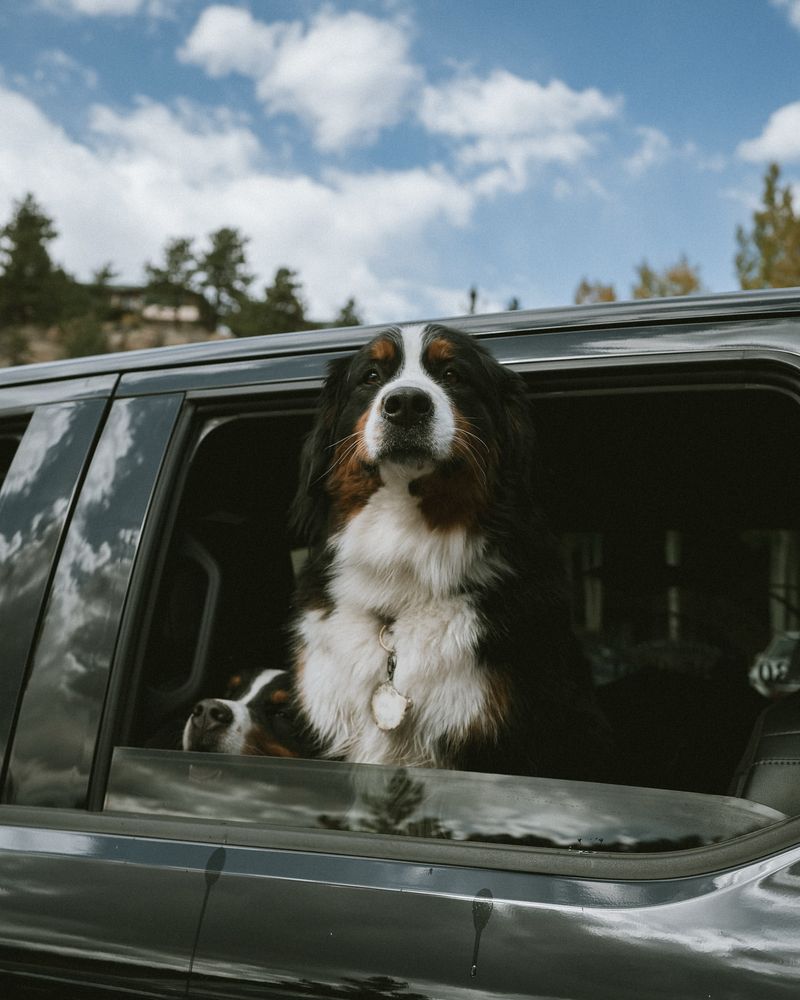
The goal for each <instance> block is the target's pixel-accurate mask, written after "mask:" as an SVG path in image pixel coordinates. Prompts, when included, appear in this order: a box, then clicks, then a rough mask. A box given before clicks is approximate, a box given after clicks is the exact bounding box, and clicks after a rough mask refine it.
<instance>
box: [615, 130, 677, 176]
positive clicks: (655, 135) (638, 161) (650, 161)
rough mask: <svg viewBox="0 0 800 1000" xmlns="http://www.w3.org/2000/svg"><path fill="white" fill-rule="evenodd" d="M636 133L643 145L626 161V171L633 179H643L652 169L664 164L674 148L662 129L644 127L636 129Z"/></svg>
mask: <svg viewBox="0 0 800 1000" xmlns="http://www.w3.org/2000/svg"><path fill="white" fill-rule="evenodd" d="M636 133H637V135H638V136H639V137H640V138H641V144H640V146H639V148H638V149H637V151H636V152H635V153H634V154H633V156H630V157H629V158H628V159H627V160H626V161H625V169H626V170H627V171H628V173H629V174H631V175H632V176H633V177H641V175H642V174H644V173H645V172H646V171H648V170H649V169H650V168H651V167H654V166H656V165H658V164H659V163H663V162H664V161H665V160H666V159H667V157H668V156H669V155H670V153H671V152H672V146H671V143H670V141H669V139H668V138H667V137H666V136H665V135H664V133H663V132H662V131H661V130H660V129H657V128H651V127H649V126H646V125H643V126H641V127H640V128H637V129H636Z"/></svg>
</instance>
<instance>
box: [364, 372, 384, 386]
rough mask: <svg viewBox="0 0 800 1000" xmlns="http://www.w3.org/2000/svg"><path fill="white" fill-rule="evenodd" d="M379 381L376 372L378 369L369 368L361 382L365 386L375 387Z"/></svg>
mask: <svg viewBox="0 0 800 1000" xmlns="http://www.w3.org/2000/svg"><path fill="white" fill-rule="evenodd" d="M380 380H381V373H380V372H379V371H378V369H377V368H369V369H367V371H366V372H365V373H364V378H363V379H362V382H364V384H365V385H377V384H378V383H379V382H380Z"/></svg>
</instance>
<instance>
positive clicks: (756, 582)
mask: <svg viewBox="0 0 800 1000" xmlns="http://www.w3.org/2000/svg"><path fill="white" fill-rule="evenodd" d="M532 408H533V412H534V420H535V423H536V426H537V430H538V440H539V448H540V452H541V454H540V459H541V467H542V471H543V474H542V477H541V480H540V481H541V487H540V488H541V490H542V493H543V496H542V499H543V502H544V506H545V508H546V511H547V514H548V517H549V520H550V522H551V523H552V525H553V527H554V528H555V529H556V531H557V532H558V534H559V535H560V537H561V540H562V543H563V544H562V547H563V551H564V558H565V560H566V563H567V566H568V569H569V574H570V580H571V583H572V588H573V599H574V600H573V603H574V619H575V630H576V633H577V635H578V638H579V640H580V644H581V647H582V649H583V653H584V655H585V658H586V661H587V664H588V665H589V666H590V668H591V672H592V675H593V678H594V682H595V685H596V688H597V693H598V697H599V699H600V701H601V704H602V706H603V708H604V710H605V712H606V714H607V717H608V719H609V721H610V724H611V726H612V729H613V732H614V735H615V740H616V745H617V757H616V762H615V771H614V774H613V779H614V781H615V782H616V783H617V785H616V786H615V787H613V788H612V787H611V786H608V785H606V786H596V785H591V784H589V783H588V782H587V783H585V784H581V783H575V782H572V783H569V782H554V781H553V780H551V779H549V778H548V777H547V776H546V775H544V776H537V777H530V778H525V777H513V778H512V777H509V776H507V775H502V776H500V775H485V774H474V773H470V774H466V773H461V774H458V773H453V772H437V771H434V770H432V769H411V768H409V769H403V770H398V769H397V768H384V767H379V766H377V765H370V766H367V765H358V766H351V765H345V764H342V763H340V762H335V761H334V762H328V761H301V760H291V759H290V760H282V759H277V758H272V757H258V756H250V757H246V758H244V757H237V756H235V755H233V754H217V755H206V754H200V753H191V754H190V753H184V752H183V751H181V750H180V746H181V733H182V730H183V727H184V725H185V724H186V721H187V719H188V717H189V715H190V713H191V712H192V709H193V706H194V705H195V704H196V703H197V702H198V701H200V700H202V699H207V698H220V697H225V696H226V694H227V695H228V696H229V697H235V693H231V692H235V691H236V684H237V682H238V679H239V678H240V676H241V675H243V674H244V675H246V674H252V673H256V672H258V671H259V670H263V669H265V668H269V667H274V668H276V669H280V668H284V667H285V666H286V665H287V663H288V662H289V650H288V647H287V638H286V636H287V632H286V622H287V620H288V618H289V615H290V608H291V593H292V586H293V579H294V576H295V574H296V571H297V569H298V567H299V566H300V565H301V564H302V560H303V559H304V557H305V551H304V549H303V540H302V539H301V538H298V537H296V536H295V535H294V534H293V532H292V530H291V529H290V527H289V519H288V512H289V507H290V503H291V498H292V496H293V494H294V491H295V488H296V481H297V461H298V455H299V451H300V447H301V443H302V440H303V437H304V434H305V432H306V431H307V429H308V427H309V425H310V415H303V414H286V415H278V414H269V415H268V414H259V413H256V412H250V413H246V412H242V413H239V414H230V415H228V416H226V417H224V418H221V417H216V418H211V417H207V418H205V419H204V420H201V421H200V422H199V424H198V427H197V432H196V439H195V444H194V446H193V449H192V451H191V453H188V454H187V456H186V459H185V462H186V469H185V475H184V478H183V480H182V482H183V485H182V488H181V492H180V496H179V497H178V498H177V506H176V508H175V510H174V512H173V516H172V517H171V520H170V522H169V530H168V532H167V536H166V539H165V542H164V544H163V546H162V552H163V554H164V558H163V559H162V561H161V563H160V564H159V566H158V567H157V569H155V568H154V577H153V583H152V586H151V587H150V588H149V592H150V595H151V599H150V603H149V607H148V609H147V615H146V618H145V627H144V629H143V635H142V641H141V645H140V647H139V649H138V652H137V658H136V669H135V670H132V672H131V676H132V677H133V682H132V689H131V691H130V694H129V697H127V699H126V704H127V705H128V706H130V711H129V713H128V715H127V717H126V718H125V721H124V725H123V726H122V728H121V731H120V732H119V733H118V739H117V744H118V745H117V749H116V750H115V752H114V759H113V764H112V769H111V777H110V782H109V786H108V796H107V801H106V805H107V808H110V809H113V810H115V811H129V812H154V813H159V814H170V813H171V814H174V815H198V816H206V817H213V816H218V817H220V818H228V819H235V820H239V821H242V822H247V821H251V822H258V823H262V824H263V823H270V824H276V825H289V826H309V827H312V828H316V829H318V828H320V827H327V828H331V829H353V830H359V831H360V832H391V833H393V834H398V833H400V834H403V833H405V834H408V835H415V836H431V837H437V838H445V839H461V840H480V841H483V842H490V843H491V842H498V843H516V844H526V845H532V844H538V845H540V846H542V845H544V846H547V845H550V846H562V847H563V846H569V847H576V845H578V844H581V845H583V849H594V850H657V849H665V850H672V849H676V848H677V847H689V846H694V845H696V844H698V843H713V842H717V841H720V840H725V839H728V838H730V837H732V836H737V835H740V834H742V833H745V832H747V831H748V830H751V829H757V828H759V827H760V826H764V825H769V824H771V823H773V822H776V821H779V820H780V819H782V818H785V810H784V809H783V808H782V806H781V803H782V802H783V799H781V800H780V802H777V801H776V802H774V803H773V802H770V801H764V800H760V801H758V802H751V801H747V800H745V799H735V798H731V797H730V793H731V789H732V788H733V787H735V782H734V777H735V775H736V772H737V765H738V763H739V761H740V759H741V758H742V755H743V754H744V752H745V749H746V747H747V746H748V742H749V740H750V736H751V733H752V732H753V730H754V727H755V724H756V720H757V718H758V716H759V713H760V712H761V711H762V710H763V709H764V708H766V707H768V705H769V704H770V703H771V701H770V699H772V698H774V697H776V696H778V694H780V695H781V696H788V697H791V694H792V691H794V690H800V676H799V677H798V678H797V686H796V687H792V685H793V683H794V681H793V674H792V670H793V669H794V667H793V666H792V665H793V664H797V672H798V673H800V657H798V655H796V647H797V641H796V640H797V638H798V635H800V619H799V618H798V614H799V613H800V611H799V608H798V605H799V601H798V584H800V576H799V573H800V567H799V563H798V551H800V549H799V546H800V468H798V465H799V464H800V457H798V450H797V448H796V441H797V440H798V437H799V436H800V405H798V402H797V400H796V399H795V398H794V397H793V396H790V395H789V394H786V393H780V392H777V391H772V390H767V389H764V390H760V389H751V388H733V387H732V388H725V389H724V390H717V389H703V390H694V391H682V390H674V391H663V390H661V391H647V392H645V391H636V392H626V393H621V394H607V395H588V394H580V393H575V394H571V393H569V392H564V391H559V392H558V393H554V394H552V395H547V394H544V393H542V394H540V395H537V396H536V397H534V399H533V400H532ZM765 657H766V659H767V660H769V662H770V664H772V666H769V665H764V659H765ZM777 661H780V662H783V661H785V662H786V664H787V665H786V669H785V670H784V669H783V668H778V667H775V662H777ZM758 664H760V667H759V666H758ZM773 674H774V675H775V677H776V678H777V677H778V676H780V679H781V680H782V682H783V683H784V685H785V688H784V690H783V691H781V692H778V691H777V689H776V688H775V684H774V683H773V681H772V680H770V678H772V677H773ZM765 678H766V680H765ZM757 681H758V683H757ZM775 683H777V681H776V682H775ZM765 695H767V697H765ZM255 752H256V753H258V751H257V750H256V751H255ZM559 788H560V789H562V791H561V792H559V791H558V789H559ZM644 789H649V791H644ZM392 798H394V800H395V801H394V804H393V805H392V804H391V801H390V800H392ZM604 803H605V806H604ZM380 816H383V817H384V818H386V817H392V819H391V822H389V819H386V822H385V823H384V826H385V827H386V829H379V828H380V827H381V824H382V823H383V820H381V819H380ZM389 827H391V829H390V828H389ZM587 844H589V845H590V846H588V847H587V846H586V845H587ZM601 844H602V845H605V846H602V847H601V846H600V845H601ZM659 845H661V846H660V847H659Z"/></svg>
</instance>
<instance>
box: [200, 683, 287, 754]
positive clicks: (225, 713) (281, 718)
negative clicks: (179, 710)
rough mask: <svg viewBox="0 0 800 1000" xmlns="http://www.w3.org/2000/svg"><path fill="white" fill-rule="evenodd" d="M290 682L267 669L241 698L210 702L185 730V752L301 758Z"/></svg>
mask: <svg viewBox="0 0 800 1000" xmlns="http://www.w3.org/2000/svg"><path fill="white" fill-rule="evenodd" d="M290 681H291V678H290V676H289V674H288V673H286V672H285V671H281V670H264V671H262V672H261V673H260V674H258V675H257V676H256V677H255V678H254V679H253V681H252V682H251V683H250V684H249V685H247V686H246V688H245V690H244V692H243V693H242V694H241V696H240V697H238V698H233V699H230V698H205V699H203V701H199V702H198V703H197V704H196V705H195V706H194V709H193V710H192V714H191V715H190V716H189V718H188V719H187V720H186V725H185V726H184V727H183V749H184V750H202V751H205V752H207V753H234V754H250V755H256V756H258V755H261V756H268V757H299V756H302V753H303V746H302V742H301V739H300V736H299V733H298V727H297V725H296V723H295V720H294V718H293V714H292V711H291V707H290V700H291V684H290Z"/></svg>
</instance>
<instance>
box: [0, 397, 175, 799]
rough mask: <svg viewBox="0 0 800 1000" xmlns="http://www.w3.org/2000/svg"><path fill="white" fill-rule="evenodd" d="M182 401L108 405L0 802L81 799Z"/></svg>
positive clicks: (57, 577)
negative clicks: (142, 537)
mask: <svg viewBox="0 0 800 1000" xmlns="http://www.w3.org/2000/svg"><path fill="white" fill-rule="evenodd" d="M178 403H179V400H178V399H177V398H176V397H172V396H164V397H151V398H145V399H128V400H120V401H118V402H116V403H115V404H114V406H113V407H112V409H111V412H110V414H109V417H108V420H107V421H106V424H105V427H104V428H103V434H102V436H101V438H100V441H99V443H98V445H97V448H96V450H95V452H94V455H93V457H92V461H91V465H90V467H89V471H88V473H87V476H86V480H85V482H84V484H83V487H82V490H81V493H80V496H79V499H78V503H77V506H76V509H75V513H74V515H73V517H72V520H71V523H70V526H69V530H68V532H67V538H66V542H65V544H64V549H63V551H62V553H61V558H60V560H59V564H58V567H57V569H56V573H55V577H54V580H53V585H52V587H51V590H50V595H49V599H48V603H47V607H46V609H45V617H44V623H43V626H42V630H41V633H40V635H39V638H38V642H37V645H36V649H35V653H34V659H33V666H32V669H31V674H30V677H29V680H28V684H27V687H26V689H25V692H24V695H23V700H22V706H21V709H20V713H19V718H18V722H17V728H16V733H15V737H14V741H13V744H12V748H11V758H10V764H9V770H8V779H7V782H6V788H5V790H4V800H5V801H13V802H15V803H18V804H24V805H49V806H63V807H76V806H82V805H84V803H85V798H86V791H87V787H88V780H89V773H90V769H91V765H92V759H93V754H94V745H95V740H96V737H97V729H98V725H99V720H100V713H101V710H102V706H103V699H104V696H105V690H106V684H107V680H108V671H109V666H110V662H111V656H112V654H113V651H114V645H115V642H116V635H117V629H118V627H119V617H120V614H121V610H122V605H123V602H124V600H125V597H126V594H127V589H128V582H129V579H130V573H131V569H132V564H133V558H134V556H135V554H136V548H137V544H138V540H139V533H140V530H141V524H142V520H143V518H144V514H145V512H146V510H147V505H148V503H149V499H150V495H151V492H152V489H153V484H154V482H155V476H156V474H157V471H158V469H159V467H160V463H161V459H162V457H163V452H164V448H165V446H166V443H167V440H168V439H169V435H170V433H171V431H172V427H173V425H174V421H175V417H176V414H177V410H178Z"/></svg>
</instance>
